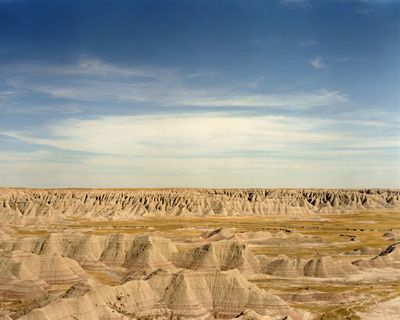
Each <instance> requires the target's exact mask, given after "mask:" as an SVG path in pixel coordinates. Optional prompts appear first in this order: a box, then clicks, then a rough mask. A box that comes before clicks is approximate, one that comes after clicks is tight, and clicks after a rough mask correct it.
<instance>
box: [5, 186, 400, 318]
mask: <svg viewBox="0 0 400 320" xmlns="http://www.w3.org/2000/svg"><path fill="white" fill-rule="evenodd" d="M399 212H400V211H399V192H398V191H390V190H352V191H346V190H334V191H328V190H283V189H282V190H260V189H257V190H25V189H7V190H6V189H3V190H2V192H0V215H1V217H2V218H1V221H2V223H1V224H0V319H1V320H3V319H7V320H10V319H13V320H77V319H78V320H109V319H111V320H117V319H118V320H128V319H130V320H134V319H136V320H151V319H159V320H172V319H173V320H183V319H204V320H205V319H207V320H213V319H242V320H250V319H255V320H284V319H286V320H289V319H291V320H314V319H315V320H321V319H357V317H358V315H359V316H360V317H362V319H375V317H376V316H377V314H379V313H380V312H383V310H384V308H390V310H388V311H387V314H388V315H391V316H392V315H395V314H396V312H395V311H396V310H398V308H399V297H400V291H399V283H400V251H399V248H400V243H399V240H398V235H399V234H400V215H399ZM321 213H330V214H329V215H322V214H321ZM346 213H351V214H346ZM183 216H184V217H183ZM192 216H196V217H192ZM198 216H201V217H198ZM374 306H375V307H374ZM393 310H394V311H393ZM392 318H393V317H392ZM392 318H391V319H392ZM393 319H396V318H395V317H394V318H393Z"/></svg>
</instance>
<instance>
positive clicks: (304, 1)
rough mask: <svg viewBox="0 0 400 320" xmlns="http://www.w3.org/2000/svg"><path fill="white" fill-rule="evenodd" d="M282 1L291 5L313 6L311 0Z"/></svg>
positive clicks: (291, 6) (292, 6) (290, 6)
mask: <svg viewBox="0 0 400 320" xmlns="http://www.w3.org/2000/svg"><path fill="white" fill-rule="evenodd" d="M280 3H281V4H283V5H285V6H287V7H289V8H294V7H300V8H308V7H311V2H310V1H309V0H280Z"/></svg>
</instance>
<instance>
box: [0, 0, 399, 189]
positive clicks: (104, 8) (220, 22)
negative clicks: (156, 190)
mask: <svg viewBox="0 0 400 320" xmlns="http://www.w3.org/2000/svg"><path fill="white" fill-rule="evenodd" d="M399 57H400V2H399V1H389V0H380V1H378V0H359V1H357V0H354V1H352V0H348V1H346V0H336V1H334V0H326V1H313V0H269V1H257V0H240V1H234V0H232V1H227V0H225V1H219V0H212V1H211V0H210V1H207V0H203V1H200V0H199V1H195V0H192V1H184V0H180V1H172V0H171V1H166V0H164V1H152V0H147V1H95V0H91V1H90V0H87V1H74V0H69V1H62V0H53V1H41V0H36V1H18V0H14V1H13V0H0V177H1V178H0V185H1V186H27V187H334V188H357V187H390V188H400V166H399V164H400V109H399V106H400V105H399V103H400V58H399Z"/></svg>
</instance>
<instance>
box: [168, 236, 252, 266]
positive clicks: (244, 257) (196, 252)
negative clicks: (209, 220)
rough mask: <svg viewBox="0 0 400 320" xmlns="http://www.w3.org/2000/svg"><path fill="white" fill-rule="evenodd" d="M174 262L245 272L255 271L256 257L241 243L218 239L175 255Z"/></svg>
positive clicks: (182, 264) (180, 264)
mask: <svg viewBox="0 0 400 320" xmlns="http://www.w3.org/2000/svg"><path fill="white" fill-rule="evenodd" d="M176 264H177V265H178V266H180V267H184V268H188V269H194V270H207V269H208V270H210V269H215V268H218V269H220V270H231V269H235V268H236V269H238V270H240V271H241V272H245V273H257V272H258V271H259V269H260V265H259V261H258V259H257V258H256V257H255V256H254V255H253V253H252V252H251V251H250V250H249V249H248V248H247V246H246V245H245V244H243V243H240V242H237V241H232V240H220V241H216V242H211V243H208V244H205V245H203V246H200V247H196V248H193V249H191V250H189V251H188V252H186V253H185V254H182V255H180V256H178V257H177V261H176Z"/></svg>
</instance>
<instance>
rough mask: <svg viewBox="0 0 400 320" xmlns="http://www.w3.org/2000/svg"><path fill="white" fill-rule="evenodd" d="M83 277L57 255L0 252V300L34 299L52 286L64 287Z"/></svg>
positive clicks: (74, 266) (65, 259)
mask: <svg viewBox="0 0 400 320" xmlns="http://www.w3.org/2000/svg"><path fill="white" fill-rule="evenodd" d="M86 277H87V274H86V272H85V271H84V270H83V269H82V268H81V267H80V266H79V264H78V263H77V262H76V261H74V260H72V259H69V258H65V257H62V256H60V255H59V254H57V253H54V254H46V255H36V254H33V253H28V252H22V251H12V252H5V251H0V296H3V297H6V298H22V299H34V298H38V297H42V296H45V295H47V292H48V291H50V290H52V289H54V287H55V286H68V285H73V284H75V283H77V282H78V281H80V280H82V279H85V278H86Z"/></svg>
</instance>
